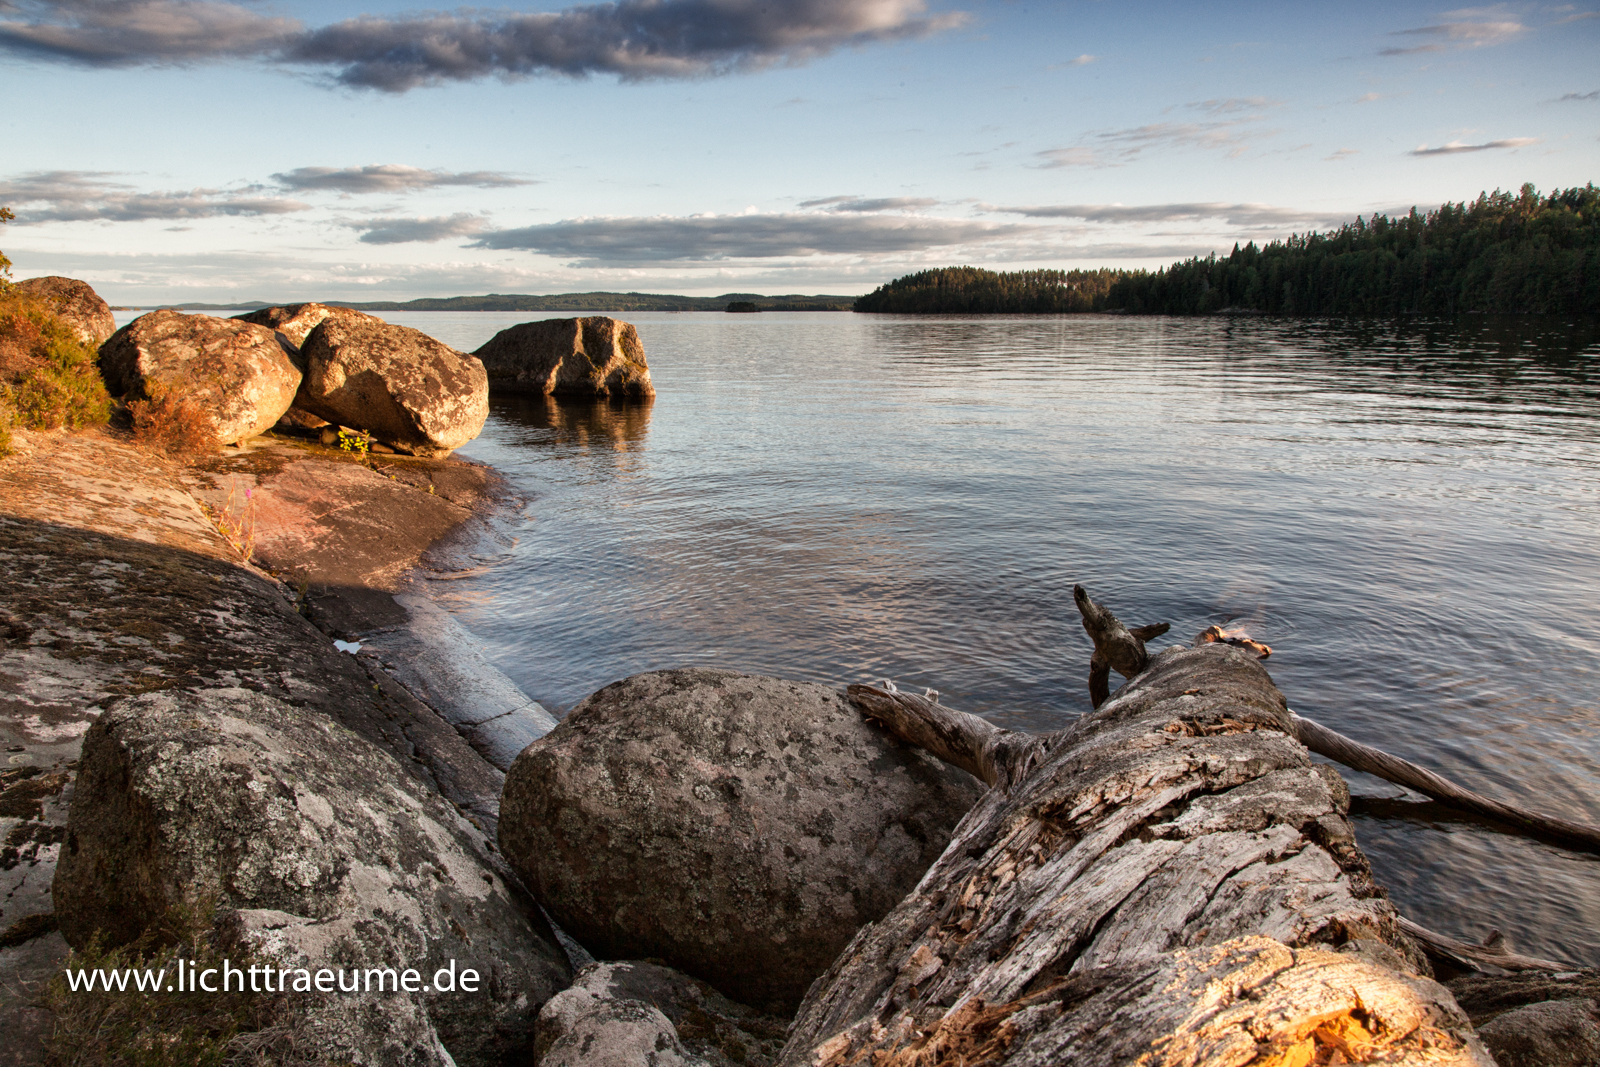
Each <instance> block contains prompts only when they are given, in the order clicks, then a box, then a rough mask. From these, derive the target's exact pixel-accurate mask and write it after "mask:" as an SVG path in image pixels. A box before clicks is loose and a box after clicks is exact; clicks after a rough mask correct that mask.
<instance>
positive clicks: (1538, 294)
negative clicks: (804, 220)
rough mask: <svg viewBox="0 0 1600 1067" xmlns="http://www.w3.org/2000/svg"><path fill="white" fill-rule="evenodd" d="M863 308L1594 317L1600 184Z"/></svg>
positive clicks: (896, 293) (929, 282) (926, 284)
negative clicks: (1155, 263)
mask: <svg viewBox="0 0 1600 1067" xmlns="http://www.w3.org/2000/svg"><path fill="white" fill-rule="evenodd" d="M855 310H857V311H870V312H890V313H901V314H997V313H1001V314H1003V313H1013V314H1054V313H1061V312H1074V311H1115V312H1126V313H1131V314H1147V315H1207V314H1216V313H1236V314H1237V313H1257V314H1266V315H1410V314H1421V315H1457V314H1465V313H1491V314H1565V315H1577V314H1593V313H1595V312H1596V311H1600V188H1596V186H1595V185H1594V184H1593V183H1592V182H1591V183H1590V184H1588V185H1585V186H1583V187H1581V188H1578V187H1574V188H1571V189H1558V190H1556V191H1554V192H1552V193H1550V194H1548V195H1541V194H1540V193H1539V192H1538V191H1537V190H1536V189H1535V188H1534V187H1533V186H1532V185H1531V184H1530V185H1524V186H1523V187H1522V189H1521V191H1520V192H1518V193H1509V192H1501V191H1498V190H1496V191H1495V192H1494V193H1484V194H1480V195H1479V197H1478V199H1477V200H1474V201H1471V202H1463V203H1459V204H1449V203H1447V204H1444V205H1443V206H1441V207H1439V208H1438V209H1436V210H1433V211H1428V212H1420V211H1418V210H1417V209H1416V208H1412V209H1411V211H1410V213H1409V214H1407V215H1402V216H1396V217H1393V218H1391V217H1389V216H1386V215H1382V214H1375V215H1373V216H1371V217H1370V218H1359V217H1358V218H1357V219H1356V220H1355V221H1354V222H1351V223H1347V224H1346V225H1344V226H1341V227H1339V228H1338V229H1337V230H1334V231H1332V232H1329V233H1308V234H1303V235H1302V234H1296V235H1294V236H1291V237H1290V238H1289V239H1288V240H1284V241H1273V242H1272V243H1270V244H1268V245H1265V246H1264V247H1257V246H1256V245H1255V244H1254V243H1250V244H1247V245H1244V246H1243V247H1240V246H1238V245H1235V246H1234V249H1233V252H1232V253H1231V254H1230V255H1227V256H1216V255H1211V256H1205V257H1199V256H1197V257H1195V258H1193V259H1188V260H1184V261H1182V262H1179V263H1174V264H1173V265H1172V266H1171V267H1167V268H1165V269H1162V270H1157V271H1153V272H1152V271H1143V270H1139V271H1115V270H1097V271H1048V270H1037V271H1017V272H1012V273H996V272H994V271H986V270H979V269H976V268H973V267H952V268H944V269H940V270H929V271H922V272H920V273H917V274H911V275H907V276H906V277H903V278H897V279H896V280H894V281H892V282H890V283H888V284H887V285H883V286H880V287H879V288H878V289H876V290H874V291H873V292H871V293H868V294H867V295H866V296H863V297H861V298H860V299H859V300H857V301H856V302H855Z"/></svg>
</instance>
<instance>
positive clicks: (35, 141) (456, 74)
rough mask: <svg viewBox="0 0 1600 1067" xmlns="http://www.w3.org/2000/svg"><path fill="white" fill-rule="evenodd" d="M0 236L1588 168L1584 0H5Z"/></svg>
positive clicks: (738, 276)
mask: <svg viewBox="0 0 1600 1067" xmlns="http://www.w3.org/2000/svg"><path fill="white" fill-rule="evenodd" d="M0 71H3V72H4V77H3V79H0V87H3V97H0V99H3V105H0V130H3V134H0V205H5V206H9V207H10V208H12V210H13V211H15V213H16V220H15V221H14V222H12V223H10V224H8V225H7V226H5V227H4V228H3V229H0V250H3V251H4V252H5V254H6V255H8V256H9V257H10V258H11V259H12V260H13V261H14V264H15V266H14V268H13V274H14V276H15V277H17V278H22V277H30V276H34V275H40V274H65V275H68V276H71V277H77V278H82V279H84V280H86V281H88V282H90V284H92V285H93V286H94V287H95V288H96V289H97V290H99V291H100V293H101V295H103V296H104V297H106V299H108V300H109V301H111V302H112V303H113V304H121V305H135V306H136V305H140V304H146V305H148V304H152V303H158V302H175V301H179V300H190V301H214V302H220V303H228V302H242V301H246V300H267V301H292V300H308V299H324V300H390V299H394V300H405V299H411V298H414V297H420V296H454V295H464V294H479V293H491V292H493V293H563V292H584V291H593V290H621V291H640V292H655V293H683V294H695V295H716V294H722V293H730V292H757V293H770V294H780V293H804V294H821V293H828V294H854V293H863V292H867V291H869V290H871V289H873V288H875V287H876V286H878V285H880V284H882V283H883V282H886V281H888V280H890V279H892V278H895V277H898V276H900V275H902V274H906V273H910V272H912V271H916V270H922V269H926V268H930V267H938V266H948V265H954V264H970V265H974V266H980V267H987V268H990V269H994V270H1019V269H1030V268H1038V267H1049V268H1059V269H1072V268H1079V267H1099V266H1119V267H1155V266H1159V265H1162V264H1165V263H1169V262H1171V261H1173V260H1175V259H1179V258H1185V257H1188V256H1191V255H1205V254H1208V253H1210V252H1213V251H1216V252H1220V253H1226V252H1227V251H1228V250H1229V249H1231V248H1232V246H1233V244H1234V243H1235V242H1244V241H1249V240H1254V241H1257V242H1263V241H1267V240H1271V239H1274V238H1279V237H1283V236H1286V235H1288V234H1290V233H1303V232H1306V231H1307V230H1312V229H1321V228H1328V227H1333V226H1337V225H1339V224H1341V223H1343V222H1346V221H1349V220H1351V219H1353V218H1354V217H1355V216H1356V215H1368V216H1370V215H1371V214H1372V213H1373V212H1384V213H1389V214H1392V213H1395V212H1404V211H1407V210H1409V209H1410V208H1411V207H1412V206H1413V205H1415V206H1417V207H1419V208H1421V209H1423V210H1427V209H1429V208H1432V207H1436V206H1437V205H1439V204H1440V203H1443V202H1446V201H1461V200H1469V199H1473V198H1475V197H1476V196H1477V195H1478V194H1479V193H1480V192H1484V191H1492V190H1494V189H1497V188H1498V189H1517V188H1519V187H1520V186H1521V185H1522V184H1523V183H1524V182H1532V183H1533V184H1534V185H1535V186H1537V187H1538V188H1539V189H1541V190H1545V191H1548V190H1550V189H1553V188H1564V187H1568V186H1573V185H1584V184H1587V183H1588V182H1590V181H1595V180H1600V165H1597V164H1600V2H1597V0H1590V3H1587V4H1576V5H1570V4H1538V3H1529V4H1504V5H1495V6H1491V7H1474V8H1459V9H1450V8H1445V7H1440V6H1437V5H1434V4H1428V3H1414V2H1410V0H1389V2H1385V3H1365V2H1345V3H1340V4H1336V5H1335V4H1312V3H1288V2H1273V3H1265V2H1263V3H1242V2H1241V3H1229V2H1224V3H1206V4H1196V3H1164V2H1154V0H1120V2H1112V0H1106V2H1092V0H1082V2H1079V0H1064V2H1059V3H1037V2H1021V0H1010V2H1007V0H788V2H784V0H617V2H615V3H605V4H579V5H570V4H569V5H565V6H563V5H561V4H552V3H543V4H522V5H518V6H515V7H505V8H489V7H474V8H452V9H438V10H425V9H418V8H412V7H403V6H399V5H395V4H388V3H383V2H381V0H321V2H316V3H310V2H300V0H286V2H280V3H270V2H262V3H255V2H249V0H241V2H227V0H0Z"/></svg>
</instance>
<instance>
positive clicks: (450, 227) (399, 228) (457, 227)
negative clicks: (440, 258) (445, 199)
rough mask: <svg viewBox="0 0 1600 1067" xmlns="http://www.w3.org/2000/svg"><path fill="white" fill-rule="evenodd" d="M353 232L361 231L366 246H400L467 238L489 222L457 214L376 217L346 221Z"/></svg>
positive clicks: (478, 231) (482, 218)
mask: <svg viewBox="0 0 1600 1067" xmlns="http://www.w3.org/2000/svg"><path fill="white" fill-rule="evenodd" d="M345 225H346V226H349V227H350V228H351V229H352V230H361V231H362V234H361V241H362V243H363V244H369V245H399V244H407V243H410V242H412V241H442V240H444V239H445V238H446V237H466V236H468V235H469V234H474V233H481V232H482V231H483V230H484V228H485V227H486V226H488V221H487V220H486V219H485V218H484V217H483V216H482V215H469V214H467V213H466V212H464V211H462V212H457V213H456V214H454V215H436V216H434V217H433V218H377V219H363V220H362V221H360V222H347V223H345Z"/></svg>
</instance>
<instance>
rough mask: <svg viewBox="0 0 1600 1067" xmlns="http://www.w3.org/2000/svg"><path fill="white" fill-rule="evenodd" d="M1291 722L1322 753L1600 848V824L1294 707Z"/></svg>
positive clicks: (1554, 836) (1541, 832) (1543, 833)
mask: <svg viewBox="0 0 1600 1067" xmlns="http://www.w3.org/2000/svg"><path fill="white" fill-rule="evenodd" d="M1289 723H1290V725H1291V727H1292V728H1293V731H1294V736H1295V737H1296V738H1297V739H1298V740H1299V741H1300V743H1301V744H1302V745H1305V746H1306V747H1307V748H1309V749H1310V750H1311V751H1313V752H1315V753H1317V755H1319V756H1326V757H1327V758H1328V759H1331V760H1335V761H1337V762H1339V763H1342V764H1344V765H1345V766H1346V767H1350V768H1353V769H1355V770H1358V771H1365V772H1366V773H1368V774H1375V775H1377V776H1378V777H1379V778H1383V779H1385V780H1387V781H1390V782H1393V783H1395V784H1396V785H1402V786H1405V787H1406V788H1407V789H1413V790H1416V791H1417V792H1418V793H1421V794H1423V795H1424V796H1428V797H1432V798H1433V799H1434V800H1437V801H1439V802H1440V803H1441V804H1451V805H1454V806H1456V807H1458V808H1463V809H1465V810H1467V811H1473V812H1477V813H1478V814H1479V815H1486V816H1488V817H1489V818H1491V819H1498V820H1501V821H1503V822H1507V823H1510V824H1511V825H1512V826H1515V827H1517V828H1518V829H1521V830H1525V831H1528V832H1531V833H1533V834H1537V835H1538V836H1540V837H1544V838H1548V839H1551V840H1554V841H1559V842H1561V843H1563V844H1567V845H1576V846H1579V847H1581V848H1584V849H1588V850H1592V851H1597V852H1600V826H1591V825H1589V824H1587V823H1581V822H1576V821H1574V820H1572V819H1563V818H1559V817H1557V816H1554V815H1546V814H1544V813H1543V812H1538V811H1532V810H1530V809H1527V808H1521V807H1517V806H1516V805H1514V804H1506V803H1503V802H1501V801H1498V800H1491V799H1490V798H1489V797H1486V796H1483V795H1482V794H1480V793H1474V792H1473V791H1472V790H1470V789H1466V788H1463V787H1462V786H1459V785H1456V784H1455V783H1454V782H1452V781H1450V780H1449V779H1447V778H1443V777H1440V776H1439V775H1437V774H1435V773H1434V772H1432V771H1430V770H1428V769H1427V768H1426V767H1419V766H1417V765H1416V764H1415V763H1412V762H1410V761H1408V760H1403V759H1401V758H1400V757H1398V756H1391V755H1389V754H1388V753H1387V752H1381V751H1379V750H1378V749H1375V748H1373V747H1372V746H1370V745H1363V744H1362V743H1361V742H1359V741H1355V740H1352V739H1351V738H1348V737H1346V736H1345V735H1344V734H1341V733H1339V732H1338V731H1337V730H1333V729H1330V728H1328V727H1326V726H1323V725H1322V724H1321V723H1319V722H1316V721H1315V720H1313V719H1307V718H1304V717H1303V716H1300V715H1296V714H1295V713H1294V712H1292V711H1291V712H1290V713H1289Z"/></svg>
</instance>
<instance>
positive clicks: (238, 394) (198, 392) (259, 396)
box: [100, 310, 300, 444]
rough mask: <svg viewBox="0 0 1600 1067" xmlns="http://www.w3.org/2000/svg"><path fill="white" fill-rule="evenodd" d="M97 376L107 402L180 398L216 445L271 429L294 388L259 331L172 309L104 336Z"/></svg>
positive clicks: (273, 346)
mask: <svg viewBox="0 0 1600 1067" xmlns="http://www.w3.org/2000/svg"><path fill="white" fill-rule="evenodd" d="M100 372H101V374H102V375H104V377H105V380H106V387H107V388H108V389H110V390H111V393H112V395H113V396H127V397H129V398H130V399H145V398H148V397H150V396H151V395H153V393H154V392H158V391H159V390H161V389H163V388H169V389H183V390H185V391H187V392H188V393H189V394H190V395H192V396H193V397H195V399H197V400H198V401H199V402H200V403H201V404H202V405H203V406H204V407H205V409H206V411H207V412H208V413H209V414H210V415H211V417H212V419H213V421H214V422H215V423H216V439H217V443H219V444H229V443H232V442H234V441H243V440H245V439H247V438H250V437H254V436H256V435H257V434H260V433H265V432H266V431H267V430H269V429H271V428H272V425H273V424H274V423H276V422H277V421H278V420H279V419H280V418H282V417H283V413H284V412H285V411H288V410H289V405H290V404H291V403H292V402H293V401H294V397H295V392H296V390H297V389H299V387H300V371H299V370H298V369H297V368H296V367H295V365H294V363H293V362H292V361H291V360H290V359H289V353H288V352H287V351H286V350H285V349H284V347H283V346H282V345H281V344H279V343H278V339H277V338H276V337H274V336H273V332H272V331H271V330H269V329H267V328H266V327H265V326H257V325H255V324H253V323H248V322H236V321H234V320H233V319H219V318H216V317H214V316H211V315H185V314H183V313H182V312H180V311H172V310H162V311H152V312H151V313H150V314H148V315H141V316H139V317H138V318H136V319H134V320H133V321H132V322H130V323H128V325H126V326H124V327H123V328H122V329H120V330H118V331H117V332H116V333H114V334H112V336H111V339H110V340H108V341H107V342H106V343H105V344H103V345H101V346H100Z"/></svg>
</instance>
